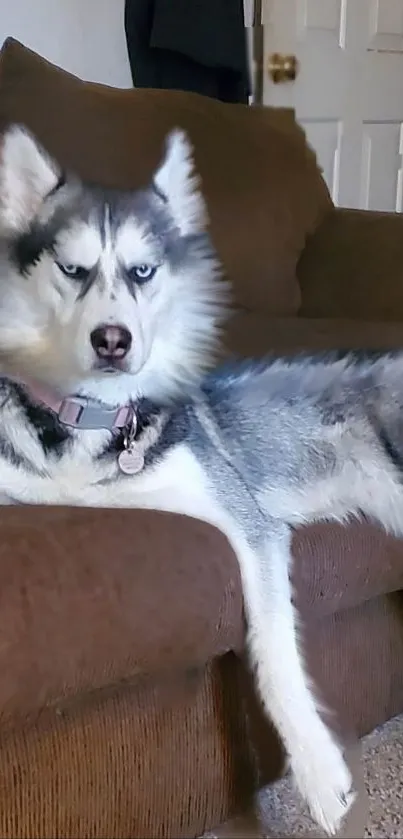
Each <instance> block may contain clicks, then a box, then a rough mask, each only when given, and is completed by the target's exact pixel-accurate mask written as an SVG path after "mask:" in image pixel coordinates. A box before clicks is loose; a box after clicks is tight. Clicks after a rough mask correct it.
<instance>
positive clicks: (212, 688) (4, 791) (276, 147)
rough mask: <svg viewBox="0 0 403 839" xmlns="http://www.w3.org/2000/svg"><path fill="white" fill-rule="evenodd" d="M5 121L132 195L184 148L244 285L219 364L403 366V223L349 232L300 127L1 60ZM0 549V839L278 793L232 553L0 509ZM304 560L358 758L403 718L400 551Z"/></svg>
mask: <svg viewBox="0 0 403 839" xmlns="http://www.w3.org/2000/svg"><path fill="white" fill-rule="evenodd" d="M14 120H17V121H21V122H24V123H26V124H27V125H28V126H29V127H30V128H31V129H32V130H33V131H35V132H36V133H37V134H38V136H39V137H40V139H41V140H42V141H43V143H44V144H45V145H46V146H47V147H48V148H49V150H50V151H51V152H53V153H54V154H56V155H57V156H58V157H59V158H60V160H61V161H62V162H63V163H64V164H65V165H68V166H72V167H73V168H74V169H76V170H77V171H78V172H80V173H81V174H82V175H83V176H85V177H86V178H88V179H93V180H99V181H101V182H104V183H112V184H115V185H117V186H126V187H136V186H138V185H139V184H140V183H142V182H144V181H145V180H147V178H148V176H149V174H150V172H151V171H152V168H153V166H154V165H155V163H156V161H157V159H158V157H159V155H160V153H161V147H162V140H163V137H164V134H165V132H166V130H167V129H168V128H169V127H172V126H173V125H177V124H179V125H182V126H183V127H185V128H187V130H188V131H189V134H190V136H191V138H192V140H193V143H194V145H195V154H196V160H197V166H198V169H199V171H200V173H201V176H202V179H203V187H204V190H205V194H206V196H207V200H208V205H209V210H210V216H211V229H212V236H213V239H214V241H215V244H216V247H217V249H218V252H219V254H220V256H221V259H222V262H223V265H224V270H225V273H226V274H227V275H228V276H229V277H230V279H231V280H232V282H233V285H234V292H235V311H234V315H233V317H232V319H231V321H230V323H229V326H228V329H227V332H226V336H225V344H226V349H227V351H236V352H238V353H241V354H242V353H245V354H261V353H263V352H265V351H267V350H268V349H270V348H275V349H277V350H279V351H281V352H283V351H284V352H287V351H289V350H294V349H296V348H312V349H322V348H328V347H336V346H337V347H348V346H354V347H362V346H371V347H388V346H398V345H400V344H401V343H403V220H402V219H401V218H400V217H398V216H392V215H380V214H377V213H365V212H351V211H343V210H338V209H335V208H334V207H333V206H332V203H331V200H330V198H329V195H328V192H327V189H326V187H325V185H324V182H323V180H322V178H321V176H320V173H319V172H318V170H317V167H316V162H315V159H314V156H313V154H312V153H311V152H310V150H309V149H308V148H307V147H306V145H305V141H304V137H303V134H302V132H301V131H300V130H299V129H297V127H296V125H295V124H294V121H293V118H292V115H290V114H289V113H288V112H281V111H280V112H276V111H271V110H270V109H261V108H247V107H246V106H237V105H223V104H222V103H218V102H214V101H213V100H204V99H203V98H202V97H199V96H196V95H191V94H182V93H175V92H169V93H165V92H161V91H144V90H138V91H116V90H112V89H109V88H103V87H100V86H96V85H91V84H86V83H84V82H81V81H80V80H78V79H75V78H74V77H72V76H69V75H68V74H66V73H64V72H62V71H60V70H58V69H56V68H55V67H52V66H51V65H49V64H47V63H46V62H44V61H43V60H42V59H40V58H39V57H38V56H35V55H34V54H33V53H31V52H29V51H28V50H26V49H24V48H23V47H22V46H21V45H19V44H18V43H17V42H15V41H11V40H9V41H7V43H6V45H5V46H4V48H3V51H2V53H1V56H0V130H1V129H2V128H4V126H5V125H6V124H8V123H9V122H10V121H14ZM0 534H1V535H0V598H1V608H0V668H1V672H2V673H3V677H2V679H1V681H0V714H1V717H0V778H1V781H0V785H1V795H0V836H2V837H27V838H28V837H29V839H31V837H54V836H59V837H83V839H84V837H93V839H101V837H143V839H144V837H195V836H197V835H199V834H200V833H202V832H203V830H205V829H207V828H211V827H212V826H214V825H216V824H219V823H220V822H222V821H223V820H224V819H227V818H228V817H229V816H231V815H233V814H234V813H236V812H239V811H241V810H242V809H244V808H245V807H246V806H247V805H248V803H249V801H250V796H251V795H252V793H253V791H254V790H255V789H256V788H257V787H258V786H259V785H262V784H263V783H267V782H268V781H271V780H273V778H275V777H276V776H278V774H279V772H280V771H281V751H280V749H279V745H278V741H277V740H276V737H275V735H274V732H273V730H272V729H271V727H270V725H269V723H268V722H266V721H265V720H263V719H262V717H261V714H260V710H259V708H258V706H257V703H256V700H255V697H254V693H253V685H252V682H251V679H250V677H249V675H248V672H247V668H246V667H245V662H244V657H243V644H244V622H243V613H242V597H241V588H240V580H239V574H238V569H237V563H236V559H235V557H234V555H233V554H232V552H231V550H230V549H229V546H228V544H227V542H226V540H225V538H224V537H223V536H222V535H221V534H220V533H218V532H216V531H215V530H213V529H212V528H211V527H208V526H207V525H205V524H201V523H199V522H197V521H196V520H192V519H187V518H184V517H178V516H172V515H168V514H162V513H154V512H142V511H121V512H120V511H102V512H101V511H93V510H70V509H43V508H42V509H36V508H32V509H31V508H24V509H21V508H4V509H3V510H2V511H1V530H0ZM294 554H295V587H296V598H297V602H298V604H299V607H300V609H301V612H302V615H303V617H304V619H305V624H306V647H307V655H308V661H309V665H310V668H311V671H312V673H313V675H314V676H315V678H316V679H317V682H318V684H319V685H320V688H321V691H322V693H323V694H324V696H325V698H326V699H327V700H328V701H329V702H330V704H331V705H332V706H333V707H334V708H335V709H336V710H337V711H338V713H339V718H340V720H341V724H342V727H343V729H344V730H345V731H348V732H352V733H355V734H356V735H358V736H360V735H362V734H363V733H364V732H367V731H369V730H370V729H371V728H373V727H374V726H375V725H376V724H378V723H381V722H382V721H384V720H386V719H387V718H388V717H390V716H392V715H393V714H396V713H398V712H401V711H403V667H402V661H403V597H402V594H401V591H400V590H401V588H402V587H403V546H402V544H401V542H399V541H397V540H395V539H393V538H391V537H388V536H385V535H384V534H383V533H381V532H380V531H379V530H377V529H376V528H375V527H373V526H371V525H370V524H369V523H365V522H362V523H356V524H353V525H351V526H350V527H346V528H341V527H337V526H333V525H332V526H328V525H320V526H317V527H310V528H307V529H306V530H299V531H298V532H297V533H296V535H295V543H294ZM279 655H281V650H279Z"/></svg>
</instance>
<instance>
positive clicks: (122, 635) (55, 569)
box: [0, 507, 244, 729]
mask: <svg viewBox="0 0 403 839" xmlns="http://www.w3.org/2000/svg"><path fill="white" fill-rule="evenodd" d="M0 519H1V524H0V672H1V673H2V678H1V679H0V719H1V724H2V729H4V728H5V727H8V726H12V725H14V724H15V723H16V721H18V720H20V719H21V718H23V719H26V718H27V717H28V718H31V717H34V718H35V717H36V716H37V715H38V714H39V713H40V712H41V711H42V710H43V709H45V708H46V707H48V706H49V705H53V706H54V705H55V704H56V705H60V704H63V702H64V701H65V700H68V699H70V698H72V697H74V696H75V695H77V694H78V693H82V692H86V691H94V690H97V689H100V688H103V687H107V686H111V685H114V684H118V683H119V682H122V681H130V680H134V679H136V678H144V677H147V676H149V675H153V676H154V677H155V674H156V673H157V672H158V674H159V675H160V674H162V675H163V677H164V678H168V677H169V674H172V672H173V671H174V672H175V670H183V669H190V670H192V669H193V668H197V667H201V666H203V665H204V664H205V663H206V662H207V661H209V660H211V659H212V658H213V657H215V656H218V655H220V654H223V653H225V652H226V651H227V650H228V649H241V648H242V644H243V631H244V624H243V612H242V593H241V584H240V579H239V572H238V565H237V561H236V558H235V554H234V553H233V551H232V550H231V548H230V546H229V543H228V542H227V540H226V538H225V537H224V536H223V535H222V534H221V533H220V532H219V531H218V530H215V529H214V528H213V527H211V526H209V525H207V524H204V523H202V522H199V521H197V520H196V519H192V518H187V517H184V516H179V515H177V516H175V515H171V514H168V513H157V512H154V511H143V510H92V509H74V508H73V509H71V508H49V507H39V508H30V507H16V508H13V507H4V508H3V509H1V510H0ZM164 674H165V676H164Z"/></svg>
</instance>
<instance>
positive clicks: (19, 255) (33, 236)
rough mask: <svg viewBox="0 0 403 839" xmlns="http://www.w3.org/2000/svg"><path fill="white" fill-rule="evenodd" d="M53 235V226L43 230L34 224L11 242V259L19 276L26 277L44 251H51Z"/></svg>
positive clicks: (54, 231)
mask: <svg viewBox="0 0 403 839" xmlns="http://www.w3.org/2000/svg"><path fill="white" fill-rule="evenodd" d="M55 234H56V230H55V229H54V228H53V225H49V226H48V227H46V228H43V227H40V226H39V225H37V224H35V223H34V224H32V225H31V227H30V228H29V230H27V232H26V233H22V234H21V235H20V236H18V238H16V239H15V240H14V241H13V242H12V244H11V258H12V259H13V261H14V262H15V264H16V265H17V268H18V271H19V272H20V274H22V275H23V276H27V275H28V274H29V271H30V269H31V268H33V267H34V265H36V264H37V262H38V261H39V260H40V258H41V256H42V254H43V253H44V252H45V251H48V252H52V251H53V248H54V245H55Z"/></svg>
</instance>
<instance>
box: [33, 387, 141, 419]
mask: <svg viewBox="0 0 403 839" xmlns="http://www.w3.org/2000/svg"><path fill="white" fill-rule="evenodd" d="M17 381H18V383H19V384H22V385H23V386H24V388H25V389H26V390H27V391H28V393H29V394H30V395H31V396H32V397H33V399H35V401H36V402H41V403H42V404H43V405H45V406H46V407H47V408H50V410H51V411H53V412H54V413H55V414H57V416H58V419H59V421H60V422H61V423H62V424H63V425H68V426H70V427H71V428H81V429H82V430H94V431H95V430H100V429H106V430H108V431H119V430H122V429H124V428H128V427H130V426H132V425H133V423H134V422H135V410H134V407H133V405H131V404H130V403H129V404H127V405H122V406H121V407H120V408H116V407H110V406H108V405H105V404H104V403H103V402H97V401H96V400H95V399H89V398H88V397H86V396H66V397H65V398H63V399H61V398H60V397H59V398H58V395H57V394H56V393H52V392H51V391H50V390H49V391H48V390H47V389H46V388H44V387H43V385H41V384H39V383H38V382H35V381H34V380H31V381H29V382H28V381H21V380H17Z"/></svg>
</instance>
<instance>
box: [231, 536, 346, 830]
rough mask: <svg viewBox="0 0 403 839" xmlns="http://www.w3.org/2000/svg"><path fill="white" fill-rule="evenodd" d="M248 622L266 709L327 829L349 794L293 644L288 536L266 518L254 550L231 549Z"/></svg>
mask: <svg viewBox="0 0 403 839" xmlns="http://www.w3.org/2000/svg"><path fill="white" fill-rule="evenodd" d="M238 559H239V563H240V567H241V573H242V577H243V586H244V595H245V607H246V611H247V618H248V625H249V644H248V647H249V651H250V655H251V660H252V665H253V667H254V670H255V672H256V679H257V686H258V690H259V694H260V697H261V699H262V702H263V705H264V708H265V710H266V712H267V714H268V715H269V716H270V718H271V719H272V721H273V723H274V725H275V726H276V728H277V730H278V732H279V734H280V736H281V738H282V740H283V742H284V745H285V748H286V750H287V751H288V754H289V757H290V765H291V769H292V772H293V775H294V779H295V782H296V785H297V787H298V789H299V791H300V793H301V795H302V796H303V798H304V799H305V800H306V802H307V804H308V806H309V809H310V811H311V814H312V816H313V818H314V819H315V820H316V821H317V822H318V823H319V824H320V825H321V827H322V828H323V829H324V830H325V831H326V832H327V833H328V834H330V835H333V834H334V833H335V832H336V831H337V829H338V828H339V826H340V822H341V820H342V818H343V816H345V815H346V813H347V811H348V809H349V807H350V806H351V804H352V802H353V800H354V798H355V795H354V793H353V792H352V791H351V785H352V778H351V774H350V771H349V769H348V767H347V765H346V763H345V760H344V757H343V752H342V749H341V747H340V745H339V744H338V743H337V741H336V738H335V737H334V736H333V734H332V733H331V732H330V730H329V729H328V728H327V726H326V725H325V724H324V722H323V721H322V719H321V717H320V715H319V713H318V709H317V705H316V702H315V697H314V694H313V691H312V688H311V686H310V683H309V679H308V676H307V675H306V673H305V668H304V662H303V656H302V653H301V651H300V649H299V645H298V626H297V620H296V614H295V610H294V607H293V605H292V590H291V584H290V580H289V571H290V561H291V537H290V531H289V529H288V528H286V527H284V528H283V526H282V525H280V526H279V525H278V523H277V522H273V528H272V535H271V536H270V537H269V538H267V539H265V541H264V544H263V545H259V549H258V550H257V551H256V549H255V548H254V550H253V551H249V550H246V551H245V552H242V551H241V552H239V553H238Z"/></svg>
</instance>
